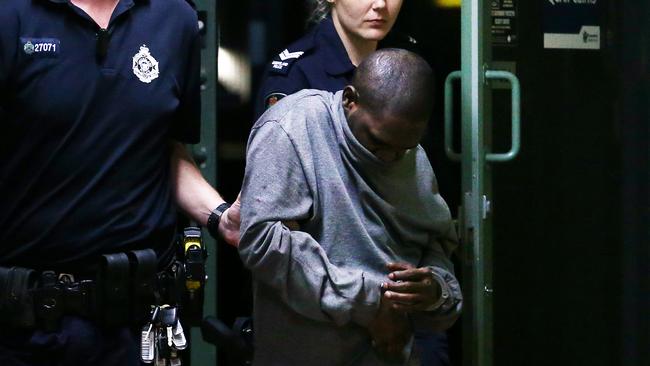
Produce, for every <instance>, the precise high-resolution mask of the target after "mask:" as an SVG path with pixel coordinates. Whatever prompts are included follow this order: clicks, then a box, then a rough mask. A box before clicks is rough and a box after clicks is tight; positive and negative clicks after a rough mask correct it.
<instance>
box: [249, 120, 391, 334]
mask: <svg viewBox="0 0 650 366" xmlns="http://www.w3.org/2000/svg"><path fill="white" fill-rule="evenodd" d="M256 126H257V127H256V128H255V129H254V130H253V131H252V133H251V137H250V139H249V143H248V151H247V158H246V172H245V176H244V183H243V188H242V215H241V216H242V227H241V242H240V246H239V253H240V256H241V259H242V261H243V263H244V265H245V266H246V267H247V268H248V269H250V270H251V271H252V273H253V278H254V279H255V281H259V282H262V283H264V284H266V285H268V286H270V287H272V288H273V289H274V291H276V293H277V295H278V298H279V299H281V301H283V302H284V303H286V304H287V305H288V306H290V307H291V308H292V309H293V310H294V311H296V312H297V313H299V314H301V315H303V316H305V317H308V318H310V319H314V320H320V321H332V322H334V323H336V324H337V325H344V324H347V323H350V322H354V323H357V324H359V325H362V326H366V325H367V324H368V323H369V322H370V321H371V320H372V319H373V318H374V316H375V314H376V312H377V309H378V306H379V299H380V288H379V286H380V284H379V283H377V282H375V281H373V280H371V279H370V276H369V275H367V274H366V273H364V271H362V270H357V269H343V268H339V267H337V266H335V265H333V264H332V263H331V262H330V260H329V258H328V256H327V253H326V252H325V251H324V250H323V248H322V247H321V246H320V244H319V243H318V242H317V241H316V240H315V239H314V238H313V237H312V236H311V235H310V234H308V233H305V232H303V231H298V230H290V229H289V228H287V226H285V225H284V224H283V222H288V221H301V220H306V219H308V218H309V217H310V216H311V212H312V210H313V208H314V199H313V197H314V196H315V192H314V190H315V189H317V184H315V183H314V182H308V179H307V178H306V175H305V173H304V170H303V167H302V164H301V158H300V157H299V156H298V153H297V152H296V150H295V148H294V145H293V143H292V141H291V139H290V137H289V136H288V135H287V133H286V132H285V130H284V129H283V128H282V126H280V124H278V123H277V122H275V121H266V122H264V121H258V124H257V125H256Z"/></svg>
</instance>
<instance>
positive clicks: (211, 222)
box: [206, 202, 230, 239]
mask: <svg viewBox="0 0 650 366" xmlns="http://www.w3.org/2000/svg"><path fill="white" fill-rule="evenodd" d="M229 207H230V204H229V203H226V202H224V203H222V204H220V205H219V206H217V208H215V209H214V210H212V212H211V213H210V216H209V217H208V223H207V225H206V227H207V229H208V232H209V233H210V235H212V237H213V238H215V239H217V238H218V237H219V222H221V216H222V215H223V213H224V212H226V210H227V209H228V208H229Z"/></svg>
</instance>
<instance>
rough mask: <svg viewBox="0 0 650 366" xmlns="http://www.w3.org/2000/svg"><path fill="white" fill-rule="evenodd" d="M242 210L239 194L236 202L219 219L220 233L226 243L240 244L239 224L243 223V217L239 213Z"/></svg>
mask: <svg viewBox="0 0 650 366" xmlns="http://www.w3.org/2000/svg"><path fill="white" fill-rule="evenodd" d="M240 210H241V202H240V201H239V196H237V199H236V200H235V202H234V203H233V204H232V206H230V207H229V208H228V209H227V210H226V211H224V213H223V215H221V220H220V221H219V234H220V235H221V237H222V238H223V240H225V241H226V243H228V244H230V245H232V246H233V247H235V248H236V247H238V246H239V226H240V224H241V217H240V215H239V213H240Z"/></svg>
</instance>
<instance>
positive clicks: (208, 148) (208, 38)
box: [190, 0, 218, 366]
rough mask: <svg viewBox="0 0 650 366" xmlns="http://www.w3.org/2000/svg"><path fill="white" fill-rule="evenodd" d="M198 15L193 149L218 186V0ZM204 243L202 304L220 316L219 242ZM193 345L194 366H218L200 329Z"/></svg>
mask: <svg viewBox="0 0 650 366" xmlns="http://www.w3.org/2000/svg"><path fill="white" fill-rule="evenodd" d="M195 2H196V7H197V10H198V11H199V12H202V13H203V12H204V13H205V14H206V15H207V19H206V21H205V22H204V23H203V24H201V22H200V23H199V26H202V27H204V29H202V31H203V32H205V33H204V39H205V48H203V50H202V52H201V79H202V83H201V143H199V144H197V145H194V146H192V150H193V154H194V156H195V157H198V159H197V161H199V162H200V163H199V167H200V168H201V172H202V173H203V176H204V177H205V178H206V179H207V180H208V182H210V184H212V186H213V187H216V186H217V54H218V52H217V51H218V44H217V4H216V0H196V1H195ZM203 242H204V244H205V245H206V247H207V250H208V260H207V263H206V274H207V276H208V281H207V283H206V287H205V299H204V302H203V312H204V314H203V315H204V316H216V314H217V250H216V245H217V243H216V241H215V240H214V239H212V237H211V236H210V235H208V234H207V232H205V231H204V233H203ZM191 338H192V344H191V347H190V352H191V355H190V357H191V359H190V360H191V364H192V366H215V365H216V364H217V349H216V347H215V346H213V345H211V344H209V343H207V342H205V341H204V340H203V338H202V337H201V331H200V329H199V328H198V327H192V329H191Z"/></svg>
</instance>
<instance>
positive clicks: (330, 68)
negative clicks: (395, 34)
mask: <svg viewBox="0 0 650 366" xmlns="http://www.w3.org/2000/svg"><path fill="white" fill-rule="evenodd" d="M401 6H402V0H316V8H315V10H314V13H313V15H312V20H314V21H317V22H318V23H317V24H316V26H315V27H314V28H313V29H312V30H311V32H309V33H308V34H307V35H305V36H303V37H302V38H300V39H299V40H298V41H296V42H294V43H292V44H291V45H289V47H287V48H286V49H284V50H283V51H282V52H281V53H280V54H278V55H277V56H276V57H275V58H274V59H273V60H272V61H271V64H270V65H269V67H268V69H267V70H266V73H265V78H264V81H263V82H262V86H261V88H260V91H259V94H258V98H257V100H256V101H255V116H256V117H259V116H260V115H261V114H262V113H263V112H264V110H265V109H266V108H268V107H269V106H271V105H273V104H274V103H275V102H277V101H278V100H279V99H281V98H283V97H284V96H286V95H289V94H292V93H295V92H297V91H299V90H302V89H321V90H327V91H331V92H335V91H337V90H341V89H343V88H344V87H345V86H346V85H347V84H349V82H350V80H351V78H352V73H353V72H354V69H355V67H356V65H358V64H359V63H360V62H361V61H362V60H363V59H364V58H365V57H366V56H368V55H369V54H370V53H372V52H373V51H375V50H376V49H377V45H378V43H379V41H381V40H383V39H384V38H385V37H386V35H387V34H388V32H389V31H390V30H391V28H392V27H393V24H395V20H396V19H397V14H398V13H399V11H400V8H401Z"/></svg>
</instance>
